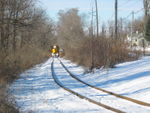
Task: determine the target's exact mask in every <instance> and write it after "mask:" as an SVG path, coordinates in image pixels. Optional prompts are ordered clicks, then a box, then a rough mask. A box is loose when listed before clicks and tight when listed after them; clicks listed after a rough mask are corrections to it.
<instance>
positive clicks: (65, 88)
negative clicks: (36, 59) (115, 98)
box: [51, 60, 125, 113]
mask: <svg viewBox="0 0 150 113" xmlns="http://www.w3.org/2000/svg"><path fill="white" fill-rule="evenodd" d="M53 64H54V60H53V61H52V63H51V72H52V77H53V79H54V81H55V82H56V84H57V85H58V86H60V87H61V88H63V89H64V90H66V91H68V92H70V93H72V94H73V95H76V96H77V97H79V98H81V99H85V100H87V101H89V102H91V103H93V104H96V105H98V106H100V107H103V108H105V109H107V110H110V111H113V112H116V113H125V112H124V111H121V110H119V109H116V108H113V107H110V106H108V105H105V104H102V103H100V102H97V101H95V100H93V99H90V98H88V97H86V96H83V95H81V94H79V93H77V92H75V91H73V90H71V89H69V88H67V87H65V86H64V85H63V84H62V83H61V81H59V80H58V78H57V76H56V74H55V71H54V66H53Z"/></svg>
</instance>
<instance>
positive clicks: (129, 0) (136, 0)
mask: <svg viewBox="0 0 150 113" xmlns="http://www.w3.org/2000/svg"><path fill="white" fill-rule="evenodd" d="M138 1H139V0H128V1H127V2H125V3H124V4H121V5H119V6H118V7H119V9H120V10H121V8H122V7H124V6H125V7H127V6H128V7H129V6H132V7H133V6H134V5H136V4H137V3H138ZM132 2H133V3H132ZM128 3H132V4H129V5H127V4H128Z"/></svg>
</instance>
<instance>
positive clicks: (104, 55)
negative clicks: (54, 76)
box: [65, 38, 140, 68]
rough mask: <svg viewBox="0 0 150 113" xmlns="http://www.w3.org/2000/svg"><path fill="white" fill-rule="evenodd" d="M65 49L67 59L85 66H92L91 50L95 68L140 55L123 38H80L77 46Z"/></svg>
mask: <svg viewBox="0 0 150 113" xmlns="http://www.w3.org/2000/svg"><path fill="white" fill-rule="evenodd" d="M92 48H93V49H92ZM65 51H66V57H67V58H68V59H70V60H72V61H73V62H77V63H78V64H79V65H83V66H86V67H91V66H92V51H93V62H94V63H93V67H96V68H99V67H101V66H104V67H114V65H115V64H117V63H121V62H124V61H130V60H134V59H137V58H138V57H139V55H140V52H139V51H130V50H129V49H128V44H127V43H126V42H124V41H123V40H114V39H110V38H94V39H93V40H92V39H91V38H87V39H84V40H82V45H80V46H79V47H76V48H66V50H65ZM129 53H132V54H134V55H130V54H129Z"/></svg>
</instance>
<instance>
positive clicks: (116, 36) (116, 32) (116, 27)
mask: <svg viewBox="0 0 150 113" xmlns="http://www.w3.org/2000/svg"><path fill="white" fill-rule="evenodd" d="M115 38H116V39H118V0H115Z"/></svg>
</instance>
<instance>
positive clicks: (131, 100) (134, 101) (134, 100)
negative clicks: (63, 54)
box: [58, 59, 150, 107]
mask: <svg viewBox="0 0 150 113" xmlns="http://www.w3.org/2000/svg"><path fill="white" fill-rule="evenodd" d="M58 60H59V61H60V63H61V65H62V66H63V67H64V69H65V70H66V71H67V72H68V73H69V75H70V76H71V77H73V78H74V79H76V80H78V81H79V82H81V83H83V84H85V85H87V86H89V87H91V88H94V89H96V90H99V91H102V92H105V93H107V94H110V95H113V96H115V97H118V98H121V99H124V100H127V101H130V102H133V103H136V104H139V105H142V106H147V107H150V103H147V102H143V101H140V100H136V99H133V98H130V97H126V96H122V95H120V94H116V93H113V92H111V91H107V90H105V89H102V88H98V87H95V86H93V85H91V84H88V83H86V82H84V81H82V80H81V79H79V78H78V77H77V76H75V75H74V74H72V73H71V72H70V71H69V70H68V69H67V67H66V66H65V65H64V64H63V62H62V61H61V60H60V59H58Z"/></svg>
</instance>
